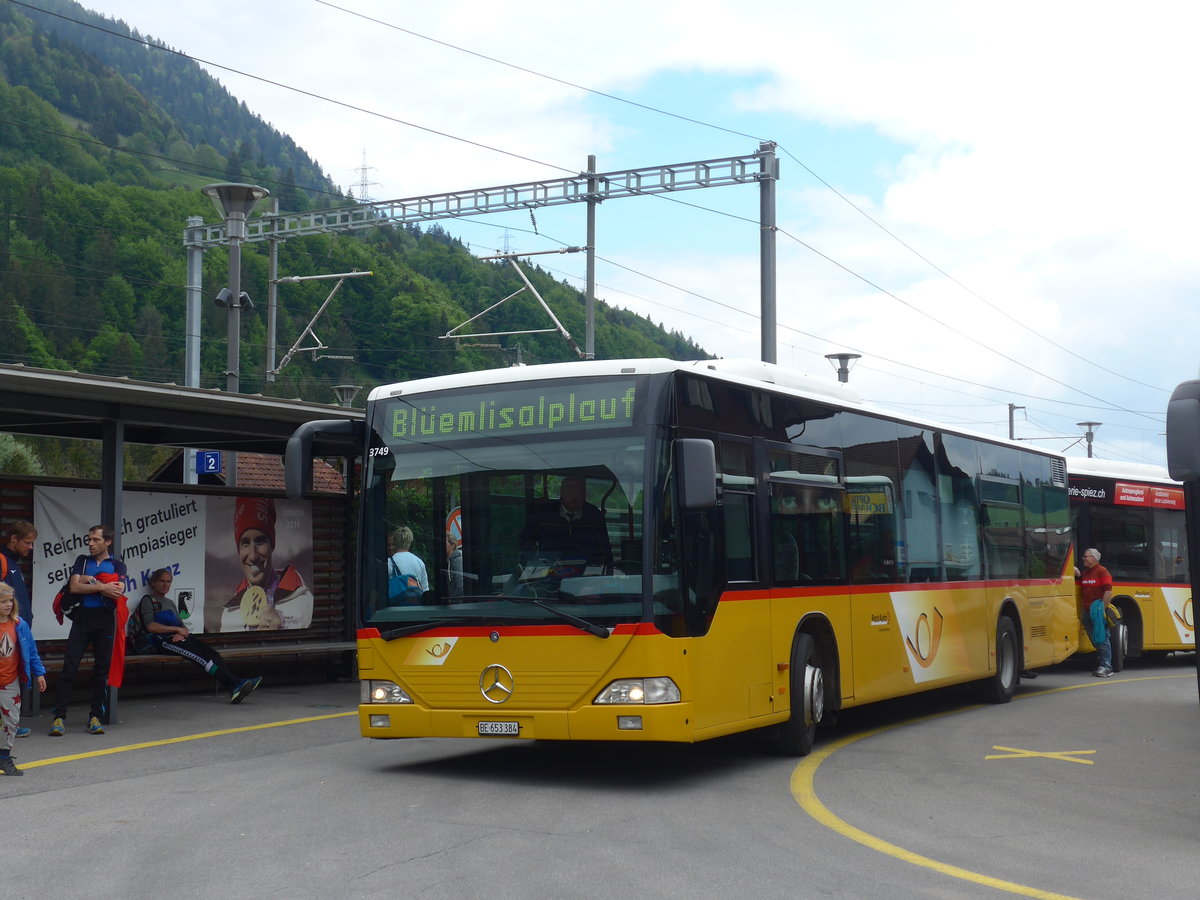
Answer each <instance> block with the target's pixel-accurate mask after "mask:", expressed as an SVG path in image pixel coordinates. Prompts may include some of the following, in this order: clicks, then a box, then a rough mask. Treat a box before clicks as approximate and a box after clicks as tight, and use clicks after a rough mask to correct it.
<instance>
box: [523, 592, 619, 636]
mask: <svg viewBox="0 0 1200 900" xmlns="http://www.w3.org/2000/svg"><path fill="white" fill-rule="evenodd" d="M504 599H505V600H511V601H512V602H513V603H532V604H533V605H534V606H540V607H541V608H542V609H544V610H546V611H547V612H552V613H554V614H555V615H556V616H558V617H559V618H561V619H565V620H566V621H568V622H570V623H571V624H572V625H574V626H575V627H576V628H578V629H579V630H580V631H586V632H587V633H588V634H594V635H595V636H596V637H598V638H606V637H609V636H610V635H611V634H612V632H611V631H609V630H608V629H607V628H604V627H603V626H600V625H597V624H596V623H595V622H589V621H588V620H587V619H581V618H579V616H573V615H571V614H570V613H569V612H565V611H564V610H561V609H555V608H554V607H553V606H550V605H549V604H548V603H543V602H542V601H541V600H538V599H536V598H534V597H513V596H511V595H509V594H505V595H504Z"/></svg>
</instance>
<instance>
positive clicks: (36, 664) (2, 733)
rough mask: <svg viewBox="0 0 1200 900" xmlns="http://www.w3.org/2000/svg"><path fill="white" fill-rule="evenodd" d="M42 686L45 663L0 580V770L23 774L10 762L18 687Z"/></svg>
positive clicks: (17, 721) (11, 594) (18, 715)
mask: <svg viewBox="0 0 1200 900" xmlns="http://www.w3.org/2000/svg"><path fill="white" fill-rule="evenodd" d="M34 677H36V678H37V686H38V690H39V691H45V690H46V667H45V666H44V665H42V658H41V657H40V656H38V652H37V644H36V643H34V640H33V633H32V632H31V631H30V630H29V626H28V625H27V624H26V623H25V621H24V620H23V619H21V618H20V616H19V615H18V614H17V596H16V594H15V593H14V592H13V589H12V588H11V587H10V586H9V585H7V584H3V583H0V773H3V774H5V775H24V774H25V773H24V772H22V771H21V770H20V769H18V768H17V764H16V763H15V762H13V758H12V746H13V739H14V738H15V737H16V736H17V729H18V728H19V727H20V724H21V688H22V687H23V686H24V687H32V685H33V678H34Z"/></svg>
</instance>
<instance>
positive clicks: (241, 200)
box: [200, 183, 271, 219]
mask: <svg viewBox="0 0 1200 900" xmlns="http://www.w3.org/2000/svg"><path fill="white" fill-rule="evenodd" d="M200 193H202V194H203V195H204V196H205V197H208V199H210V200H212V202H213V206H215V207H216V208H217V212H218V213H219V214H220V216H221V218H222V219H228V218H230V217H231V216H237V217H240V218H243V219H244V218H245V217H246V216H248V215H250V212H251V210H253V209H254V206H255V204H257V203H258V201H259V200H261V199H262V198H263V197H266V196H269V195H270V193H271V192H270V191H268V190H267V189H266V188H264V187H259V186H258V185H256V184H236V183H229V184H208V185H205V186H204V187H202V188H201V189H200Z"/></svg>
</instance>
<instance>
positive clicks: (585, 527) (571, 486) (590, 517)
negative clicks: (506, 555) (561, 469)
mask: <svg viewBox="0 0 1200 900" xmlns="http://www.w3.org/2000/svg"><path fill="white" fill-rule="evenodd" d="M586 497H587V480H586V479H585V478H584V477H583V476H582V475H567V476H565V477H564V478H563V480H562V484H561V486H560V487H559V499H558V502H557V503H554V502H553V501H551V502H549V503H543V504H541V505H539V506H536V507H534V508H533V509H532V510H530V512H529V519H528V521H527V522H526V523H525V527H524V528H523V529H522V530H521V549H522V550H524V551H526V552H527V553H532V554H535V555H536V556H537V557H538V558H539V559H543V560H560V561H562V562H570V561H582V562H583V564H584V565H585V566H601V567H603V569H604V571H605V572H611V571H612V566H613V557H612V545H611V544H610V543H609V540H608V526H607V524H606V523H605V521H604V513H602V512H601V511H600V509H599V508H598V507H596V506H593V505H592V504H591V503H588V502H587V499H586Z"/></svg>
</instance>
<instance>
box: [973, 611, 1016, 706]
mask: <svg viewBox="0 0 1200 900" xmlns="http://www.w3.org/2000/svg"><path fill="white" fill-rule="evenodd" d="M1020 672H1021V648H1020V646H1019V645H1018V644H1017V626H1016V625H1014V624H1013V620H1012V619H1010V618H1009V617H1008V616H1001V617H1000V618H999V619H997V620H996V671H995V673H994V674H992V675H991V676H989V677H988V678H985V679H984V680H983V681H981V682H980V683H979V684H980V687H981V688H982V689H983V696H984V699H985V700H987V701H988V702H989V703H1007V702H1008V701H1009V700H1011V699H1012V698H1013V692H1015V691H1016V689H1017V682H1018V681H1019V680H1020V677H1021V676H1020Z"/></svg>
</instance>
